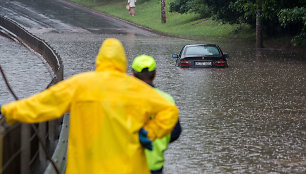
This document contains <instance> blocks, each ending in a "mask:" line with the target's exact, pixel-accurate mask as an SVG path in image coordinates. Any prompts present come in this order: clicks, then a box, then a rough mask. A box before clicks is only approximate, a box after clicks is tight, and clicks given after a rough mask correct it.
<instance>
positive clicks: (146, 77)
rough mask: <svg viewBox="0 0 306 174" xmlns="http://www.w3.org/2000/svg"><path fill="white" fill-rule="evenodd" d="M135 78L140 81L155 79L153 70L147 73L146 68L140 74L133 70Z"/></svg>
mask: <svg viewBox="0 0 306 174" xmlns="http://www.w3.org/2000/svg"><path fill="white" fill-rule="evenodd" d="M133 72H134V74H135V77H137V78H139V79H140V80H153V79H154V77H155V70H153V71H149V69H148V68H144V69H142V71H141V72H137V71H135V70H133Z"/></svg>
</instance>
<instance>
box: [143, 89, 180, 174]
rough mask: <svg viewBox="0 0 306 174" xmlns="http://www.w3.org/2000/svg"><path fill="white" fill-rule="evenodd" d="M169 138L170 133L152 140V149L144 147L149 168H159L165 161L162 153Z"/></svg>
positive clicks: (165, 95)
mask: <svg viewBox="0 0 306 174" xmlns="http://www.w3.org/2000/svg"><path fill="white" fill-rule="evenodd" d="M155 90H156V91H157V92H159V93H160V94H161V95H162V96H163V97H164V98H165V99H167V100H168V101H169V102H171V103H173V104H175V101H174V99H173V98H172V96H171V95H169V94H168V93H166V92H163V91H161V90H159V89H157V88H155ZM153 119H154V118H153ZM170 139H171V134H169V135H167V136H165V137H163V138H157V139H155V140H154V141H153V150H152V151H149V150H147V149H145V154H146V158H147V161H148V165H149V168H150V170H159V169H161V168H162V167H163V165H164V162H165V158H164V154H163V153H164V151H165V150H167V148H168V144H169V143H170Z"/></svg>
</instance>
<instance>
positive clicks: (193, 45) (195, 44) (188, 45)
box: [185, 44, 217, 47]
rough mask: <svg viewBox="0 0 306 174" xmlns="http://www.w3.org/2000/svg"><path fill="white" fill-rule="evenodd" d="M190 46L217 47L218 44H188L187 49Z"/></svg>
mask: <svg viewBox="0 0 306 174" xmlns="http://www.w3.org/2000/svg"><path fill="white" fill-rule="evenodd" d="M189 46H217V45H216V44H188V45H185V47H189Z"/></svg>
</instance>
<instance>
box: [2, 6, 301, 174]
mask: <svg viewBox="0 0 306 174" xmlns="http://www.w3.org/2000/svg"><path fill="white" fill-rule="evenodd" d="M1 1H3V0H0V2H1ZM13 2H15V1H13ZM15 3H16V2H15ZM18 3H22V2H21V1H18ZM44 3H51V4H52V3H57V1H55V2H52V1H44ZM29 4H30V3H27V4H26V5H27V6H28V5H29ZM35 6H39V5H37V4H36V5H35ZM35 6H34V5H33V8H31V11H36V10H37V11H39V13H42V12H41V11H40V10H39V9H36V7H35ZM34 7H35V8H34ZM71 8H72V7H71ZM55 10H56V9H54V11H55ZM49 11H50V10H49ZM49 11H45V13H43V14H44V15H45V16H46V17H47V18H48V20H50V21H51V19H52V21H55V19H56V20H58V21H60V22H59V23H63V24H65V26H70V27H68V28H69V29H68V30H66V31H63V30H60V28H56V27H58V26H59V25H49V24H48V27H50V26H51V27H54V28H51V29H50V28H49V30H47V29H46V28H44V27H43V26H39V28H40V29H39V31H38V30H36V32H35V30H34V29H33V30H32V32H34V33H35V34H36V35H37V36H39V37H40V38H43V39H45V40H46V41H48V43H49V44H50V45H51V46H52V47H53V48H54V49H55V50H57V52H58V53H59V54H60V55H61V57H62V59H63V63H64V68H65V69H64V75H65V78H68V77H71V76H72V75H74V74H77V73H81V72H85V71H92V70H94V69H95V58H96V54H97V53H98V49H99V47H100V45H101V43H102V42H103V41H104V40H105V39H106V38H109V37H114V38H117V39H119V40H120V41H121V42H122V43H123V45H124V47H125V50H126V54H127V58H128V72H127V73H129V74H131V67H130V66H131V63H132V60H133V58H134V57H135V56H137V55H140V54H148V55H151V56H153V57H154V58H155V59H156V62H157V77H156V80H155V85H156V87H158V88H160V89H161V90H164V91H166V92H168V93H170V94H171V95H172V96H173V97H174V99H175V101H176V104H177V106H178V107H179V109H180V121H181V125H182V127H183V132H182V135H181V137H180V138H179V140H177V141H176V142H174V143H172V144H170V146H169V149H168V150H167V151H166V152H165V159H166V162H165V166H164V173H165V174H173V173H175V174H185V173H195V174H198V173H305V172H306V150H305V149H306V90H305V89H306V79H305V78H306V57H305V51H300V52H296V51H291V50H276V49H254V48H253V46H254V45H255V44H248V43H246V44H243V43H242V44H241V43H237V44H236V43H235V42H232V41H230V42H216V43H217V44H218V45H219V46H220V47H221V49H222V50H223V52H225V53H229V55H230V58H229V59H228V63H229V67H228V68H225V69H211V68H208V69H182V68H179V67H175V59H173V58H171V54H174V53H179V51H180V49H181V48H182V47H183V46H184V45H185V44H190V43H201V42H199V41H192V40H184V39H176V38H169V37H163V36H155V35H154V34H152V35H150V34H148V33H146V32H144V33H143V34H139V33H137V34H136V33H128V32H126V33H122V32H120V33H105V34H103V33H97V32H92V31H90V30H88V28H86V27H84V28H83V27H82V26H80V24H79V23H78V22H76V23H74V22H73V21H64V20H61V16H60V15H58V16H57V15H56V13H55V12H52V13H51V12H49ZM51 11H53V10H51ZM84 13H85V12H84ZM50 14H52V15H53V16H52V15H50ZM65 14H66V15H67V16H73V15H74V13H70V12H69V11H67V13H65ZM86 15H89V17H90V15H94V14H86ZM87 17H88V16H87ZM96 17H97V16H95V15H94V16H93V17H92V18H96ZM97 18H98V17H97ZM45 21H47V20H45ZM26 26H27V27H28V28H29V30H31V25H30V24H29V23H27V24H26ZM35 26H36V25H35ZM36 27H37V26H36ZM75 27H78V28H79V30H77V31H76V30H72V29H70V28H75ZM93 27H97V28H99V25H98V26H95V25H93ZM100 27H101V26H100ZM101 28H103V27H101ZM59 30H60V31H61V32H54V31H59ZM84 30H86V32H83V31H84ZM203 42H204V41H203ZM241 45H244V46H243V47H241ZM12 66H15V65H12ZM11 76H14V75H11ZM20 79H21V78H18V80H20ZM23 81H27V80H26V79H23ZM36 83H37V85H39V83H41V81H40V82H36ZM15 86H16V87H18V86H19V87H20V86H22V87H23V85H22V83H21V84H15ZM32 86H33V85H32ZM28 89H29V90H32V88H31V87H28Z"/></svg>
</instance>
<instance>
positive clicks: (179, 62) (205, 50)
mask: <svg viewBox="0 0 306 174" xmlns="http://www.w3.org/2000/svg"><path fill="white" fill-rule="evenodd" d="M172 57H173V58H176V66H179V67H183V68H206V67H217V68H225V67H228V65H227V58H228V57H229V55H228V54H223V52H222V50H221V49H220V47H219V46H218V45H216V44H193V45H185V46H184V47H183V48H182V50H181V52H180V54H172Z"/></svg>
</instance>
